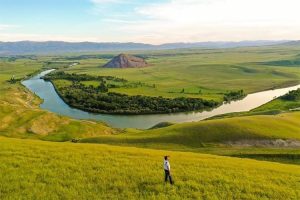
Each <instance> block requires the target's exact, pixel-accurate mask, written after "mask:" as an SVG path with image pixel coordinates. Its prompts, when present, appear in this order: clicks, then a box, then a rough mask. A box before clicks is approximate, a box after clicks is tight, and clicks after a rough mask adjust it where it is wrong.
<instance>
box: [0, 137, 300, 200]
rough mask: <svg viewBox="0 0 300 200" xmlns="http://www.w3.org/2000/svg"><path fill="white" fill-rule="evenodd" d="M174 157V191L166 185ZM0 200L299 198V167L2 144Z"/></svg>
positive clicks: (200, 156) (97, 147) (88, 148)
mask: <svg viewBox="0 0 300 200" xmlns="http://www.w3.org/2000/svg"><path fill="white" fill-rule="evenodd" d="M165 154H169V155H170V156H171V163H172V166H171V167H172V169H173V170H172V173H173V178H174V180H175V185H174V186H170V185H168V184H165V183H164V182H163V171H162V158H163V156H164V155H165ZM0 155H1V156H0V170H1V174H0V198H1V199H3V200H5V199H253V200H256V199H282V200H287V199H299V198H300V185H299V181H300V167H299V166H296V165H286V164H277V163H271V162H262V161H255V160H249V159H240V158H228V157H220V156H213V155H208V154H199V153H181V152H172V151H159V150H149V149H139V148H132V147H116V146H109V145H92V144H71V143H54V142H41V141H32V140H20V139H8V138H2V137H1V138H0Z"/></svg>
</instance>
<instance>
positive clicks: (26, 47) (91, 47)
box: [0, 40, 291, 55]
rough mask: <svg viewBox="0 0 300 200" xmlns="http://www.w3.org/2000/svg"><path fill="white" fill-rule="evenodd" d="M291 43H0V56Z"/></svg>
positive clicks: (261, 41) (266, 41) (265, 41)
mask: <svg viewBox="0 0 300 200" xmlns="http://www.w3.org/2000/svg"><path fill="white" fill-rule="evenodd" d="M286 42H291V41H268V40H260V41H241V42H196V43H168V44H162V45H151V44H143V43H95V42H76V43H75V42H61V41H49V42H33V41H20V42H0V55H23V54H58V53H77V52H103V51H130V50H162V49H182V48H233V47H248V46H265V45H276V44H282V43H286Z"/></svg>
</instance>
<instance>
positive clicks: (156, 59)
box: [66, 47, 300, 101]
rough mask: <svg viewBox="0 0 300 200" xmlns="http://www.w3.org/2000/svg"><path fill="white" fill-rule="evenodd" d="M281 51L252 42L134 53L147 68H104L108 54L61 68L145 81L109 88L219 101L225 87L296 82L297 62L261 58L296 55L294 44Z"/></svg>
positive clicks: (299, 73) (249, 90) (262, 86)
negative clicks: (143, 59) (234, 46)
mask: <svg viewBox="0 0 300 200" xmlns="http://www.w3.org/2000/svg"><path fill="white" fill-rule="evenodd" d="M284 50H285V47H281V48H278V47H263V48H258V47H252V48H237V49H217V50H216V49H208V50H205V49H200V50H199V49H194V50H173V51H171V50H170V51H159V52H139V54H138V55H142V56H143V57H146V58H147V59H146V60H147V62H148V63H149V67H146V68H139V69H106V68H102V66H103V65H104V64H105V63H106V62H107V61H108V60H109V59H99V61H96V60H93V59H90V60H89V59H87V60H78V62H80V64H79V65H77V66H74V67H72V68H69V69H68V70H66V71H67V72H70V73H86V74H91V75H101V76H116V77H119V78H124V79H126V80H129V81H131V82H132V83H139V82H141V83H144V85H143V86H141V87H133V88H128V87H121V88H115V89H112V90H111V91H113V92H119V93H125V94H129V95H146V96H163V97H182V96H183V97H195V98H204V99H213V100H217V101H220V100H222V99H223V98H222V97H223V95H224V93H226V92H228V91H237V90H241V89H243V90H244V91H245V92H246V93H253V92H257V91H262V90H267V89H271V88H280V87H284V86H290V85H295V84H297V83H299V82H300V81H299V77H300V71H299V69H298V68H297V67H295V66H288V67H287V66H278V65H276V66H275V65H274V66H272V65H271V64H269V63H266V62H268V61H273V60H286V59H288V60H294V59H297V56H298V51H299V49H297V48H296V49H293V48H289V49H286V51H284ZM134 53H135V52H133V54H134ZM113 55H117V53H115V54H113ZM249 83H251V84H249ZM92 84H95V83H92ZM153 85H155V87H153ZM183 89H184V93H182V90H183Z"/></svg>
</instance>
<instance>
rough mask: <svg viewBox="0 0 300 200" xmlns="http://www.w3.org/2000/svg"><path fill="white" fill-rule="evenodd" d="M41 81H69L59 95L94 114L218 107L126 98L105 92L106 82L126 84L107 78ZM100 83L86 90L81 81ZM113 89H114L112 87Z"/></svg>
mask: <svg viewBox="0 0 300 200" xmlns="http://www.w3.org/2000/svg"><path fill="white" fill-rule="evenodd" d="M44 79H45V80H48V81H51V80H55V79H64V80H69V81H72V84H71V85H66V86H60V87H57V91H58V93H59V95H60V96H61V97H62V98H63V100H64V101H65V102H66V103H67V104H69V105H71V106H73V107H76V108H79V109H82V110H85V111H89V112H94V113H109V114H154V113H175V112H185V111H195V110H204V109H209V108H213V107H216V106H218V105H219V103H218V102H215V101H212V100H203V99H199V98H185V97H180V98H175V99H171V98H163V97H149V96H141V95H136V96H129V95H125V94H119V93H113V92H109V91H108V88H110V87H111V86H112V85H111V84H107V83H106V81H107V80H112V81H114V82H127V80H125V79H120V78H116V77H111V76H91V75H86V74H67V73H65V72H56V73H51V74H48V75H46V76H45V77H44ZM95 80H96V81H100V85H99V86H97V87H94V86H92V85H89V86H86V85H84V84H82V83H81V81H95ZM116 87H117V86H116Z"/></svg>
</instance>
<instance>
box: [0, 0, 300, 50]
mask: <svg viewBox="0 0 300 200" xmlns="http://www.w3.org/2000/svg"><path fill="white" fill-rule="evenodd" d="M299 7H300V3H299V0H151V1H150V0H139V1H138V0H0V40H1V41H18V40H36V41H46V40H65V41H98V42H108V41H113V42H144V43H155V44H159V43H166V42H197V41H238V40H258V39H269V40H280V39H300V14H299V13H300V12H298V8H299Z"/></svg>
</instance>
